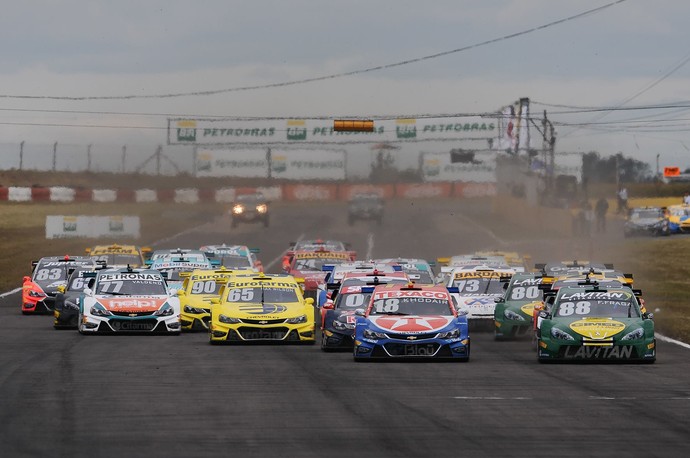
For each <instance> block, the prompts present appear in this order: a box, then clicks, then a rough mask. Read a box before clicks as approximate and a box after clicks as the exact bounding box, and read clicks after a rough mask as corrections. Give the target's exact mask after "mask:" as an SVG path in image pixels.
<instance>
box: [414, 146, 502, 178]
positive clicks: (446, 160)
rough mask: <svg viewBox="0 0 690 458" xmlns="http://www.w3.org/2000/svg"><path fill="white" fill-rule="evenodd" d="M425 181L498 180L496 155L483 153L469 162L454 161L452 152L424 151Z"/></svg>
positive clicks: (422, 161) (423, 169) (422, 162)
mask: <svg viewBox="0 0 690 458" xmlns="http://www.w3.org/2000/svg"><path fill="white" fill-rule="evenodd" d="M421 168H422V177H423V179H424V181H463V182H475V183H487V182H495V181H496V155H495V154H489V155H482V156H478V158H477V159H475V160H473V161H472V162H467V163H462V162H459V163H452V162H451V161H450V153H449V152H445V153H422V157H421Z"/></svg>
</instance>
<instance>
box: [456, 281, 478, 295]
mask: <svg viewBox="0 0 690 458" xmlns="http://www.w3.org/2000/svg"><path fill="white" fill-rule="evenodd" d="M458 290H460V291H463V292H465V293H476V292H477V291H479V280H460V281H458Z"/></svg>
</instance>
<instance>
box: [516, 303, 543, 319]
mask: <svg viewBox="0 0 690 458" xmlns="http://www.w3.org/2000/svg"><path fill="white" fill-rule="evenodd" d="M535 304H540V302H530V303H529V304H525V305H523V306H522V307H520V310H521V311H522V313H524V314H525V315H529V316H532V315H533V314H534V305H535Z"/></svg>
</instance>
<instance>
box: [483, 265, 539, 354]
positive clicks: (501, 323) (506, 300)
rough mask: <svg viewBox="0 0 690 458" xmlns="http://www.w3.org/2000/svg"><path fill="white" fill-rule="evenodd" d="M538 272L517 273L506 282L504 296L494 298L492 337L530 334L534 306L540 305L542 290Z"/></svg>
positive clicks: (502, 338) (504, 338) (507, 337)
mask: <svg viewBox="0 0 690 458" xmlns="http://www.w3.org/2000/svg"><path fill="white" fill-rule="evenodd" d="M541 282H542V276H541V275H540V274H533V273H532V274H525V273H517V274H515V275H513V277H512V278H511V279H510V282H509V283H508V287H507V289H506V292H505V295H504V297H501V298H498V299H496V309H495V310H494V325H495V326H496V328H495V329H494V337H495V339H496V340H507V339H512V338H515V337H518V336H532V330H533V328H534V326H533V325H532V320H533V316H534V308H535V306H536V307H541V304H542V300H543V290H542V289H541V288H540V287H539V285H541Z"/></svg>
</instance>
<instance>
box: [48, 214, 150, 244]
mask: <svg viewBox="0 0 690 458" xmlns="http://www.w3.org/2000/svg"><path fill="white" fill-rule="evenodd" d="M72 237H90V238H97V237H132V238H139V217H138V216H64V215H47V216H46V239H62V238H72Z"/></svg>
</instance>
